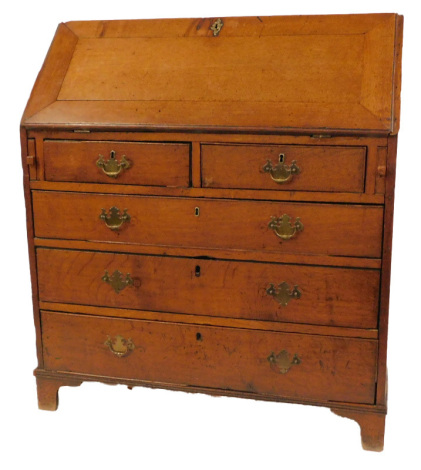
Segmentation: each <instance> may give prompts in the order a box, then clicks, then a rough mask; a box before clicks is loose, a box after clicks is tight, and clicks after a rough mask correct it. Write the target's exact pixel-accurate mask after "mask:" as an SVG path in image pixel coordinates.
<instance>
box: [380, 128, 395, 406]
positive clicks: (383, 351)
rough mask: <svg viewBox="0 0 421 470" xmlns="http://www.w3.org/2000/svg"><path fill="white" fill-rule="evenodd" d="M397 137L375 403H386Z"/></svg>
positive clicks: (390, 162)
mask: <svg viewBox="0 0 421 470" xmlns="http://www.w3.org/2000/svg"><path fill="white" fill-rule="evenodd" d="M397 144H398V137H397V136H391V137H390V138H389V145H388V151H387V170H386V171H387V173H386V198H385V212H384V231H383V259H382V274H381V293H380V316H379V361H378V363H379V365H378V379H377V404H378V405H383V406H386V404H387V390H386V389H387V365H386V361H387V333H388V325H389V294H390V270H391V264H392V237H393V209H394V201H395V175H396V153H397Z"/></svg>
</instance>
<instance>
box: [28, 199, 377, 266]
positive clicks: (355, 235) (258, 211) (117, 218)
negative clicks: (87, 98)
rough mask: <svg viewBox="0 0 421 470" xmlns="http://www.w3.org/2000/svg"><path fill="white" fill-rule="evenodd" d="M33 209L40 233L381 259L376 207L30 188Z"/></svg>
mask: <svg viewBox="0 0 421 470" xmlns="http://www.w3.org/2000/svg"><path fill="white" fill-rule="evenodd" d="M112 207H114V208H118V210H119V212H118V211H117V210H114V212H113V211H112V210H110V208H112ZM33 208H34V215H35V221H34V224H35V236H36V237H40V238H65V239H77V240H91V241H93V240H95V241H105V242H126V243H135V244H147V245H164V246H186V247H201V248H221V249H240V250H259V251H261V250H263V251H267V252H280V253H304V254H306V253H308V254H326V255H341V256H361V257H373V258H380V256H381V239H382V226H383V208H382V207H380V206H358V205H342V204H337V205H335V204H312V203H279V202H258V201H236V200H230V201H228V200H209V199H207V200H203V199H193V198H188V199H183V198H167V197H144V196H117V195H102V194H84V193H63V192H52V191H47V192H45V191H34V192H33ZM126 209H127V213H126V215H125V212H124V211H125V210H126ZM283 215H288V216H290V217H291V220H290V221H289V222H288V220H287V219H285V218H281V217H282V216H283ZM100 216H101V217H103V219H101V218H100ZM297 218H298V219H299V220H297ZM119 224H121V225H120V228H118V229H114V230H113V229H112V228H113V227H114V228H115V227H117V226H118V225H119ZM273 224H275V226H274V225H273ZM270 225H271V226H270ZM110 227H111V228H110ZM279 235H281V236H286V237H287V238H288V237H289V239H285V240H283V239H282V238H280V237H279Z"/></svg>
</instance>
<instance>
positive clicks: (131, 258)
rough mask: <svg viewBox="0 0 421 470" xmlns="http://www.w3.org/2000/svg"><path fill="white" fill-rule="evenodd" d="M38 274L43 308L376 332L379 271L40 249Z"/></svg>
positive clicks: (38, 251) (38, 253) (38, 250)
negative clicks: (122, 311) (61, 305)
mask: <svg viewBox="0 0 421 470" xmlns="http://www.w3.org/2000/svg"><path fill="white" fill-rule="evenodd" d="M37 268H38V286H39V296H40V300H42V301H46V302H59V303H74V304H82V305H95V306H100V307H101V306H103V307H118V308H130V309H139V310H152V311H161V312H173V313H188V314H197V315H210V316H216V317H232V318H245V319H255V320H270V321H282V322H294V323H308V324H317V325H327V326H343V327H354V328H376V327H377V311H378V298H379V279H380V274H379V271H377V270H371V269H366V270H364V269H346V268H325V267H317V266H297V265H283V264H273V263H271V264H265V263H249V262H241V261H240V262H239V261H222V260H203V259H200V260H198V259H190V258H179V257H161V256H144V255H126V254H116V253H100V252H87V251H73V250H72V251H70V250H69V251H68V250H56V249H45V248H38V249H37Z"/></svg>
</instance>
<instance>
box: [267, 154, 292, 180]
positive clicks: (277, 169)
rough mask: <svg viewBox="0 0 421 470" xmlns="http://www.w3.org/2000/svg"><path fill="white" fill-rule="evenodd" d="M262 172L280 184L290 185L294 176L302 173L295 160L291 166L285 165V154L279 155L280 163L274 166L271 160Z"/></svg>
mask: <svg viewBox="0 0 421 470" xmlns="http://www.w3.org/2000/svg"><path fill="white" fill-rule="evenodd" d="M262 170H263V172H264V173H269V174H270V177H271V178H272V180H273V181H275V183H278V184H284V183H288V181H291V179H292V177H293V176H294V175H298V174H300V173H301V170H300V168H299V167H298V166H297V161H296V160H293V161H292V162H291V165H286V164H285V154H283V153H281V154H279V163H277V164H276V165H273V164H272V162H271V160H268V161H267V162H266V164H265V165H264V166H263V168H262Z"/></svg>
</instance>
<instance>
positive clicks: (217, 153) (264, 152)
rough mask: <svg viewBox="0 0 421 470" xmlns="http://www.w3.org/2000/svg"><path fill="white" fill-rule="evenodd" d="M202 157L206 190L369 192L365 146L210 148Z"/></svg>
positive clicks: (246, 146)
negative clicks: (366, 183) (366, 176)
mask: <svg viewBox="0 0 421 470" xmlns="http://www.w3.org/2000/svg"><path fill="white" fill-rule="evenodd" d="M201 153H202V186H204V187H206V188H239V189H275V190H287V191H292V190H293V191H338V192H353V193H361V192H364V178H365V159H366V149H365V147H341V146H336V147H335V146H305V145H226V144H224V145H211V144H206V145H202V146H201ZM281 155H282V156H281ZM280 160H282V161H283V162H280ZM268 162H271V163H270V164H268ZM293 162H296V163H294V165H293V166H291V165H292V164H293Z"/></svg>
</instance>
